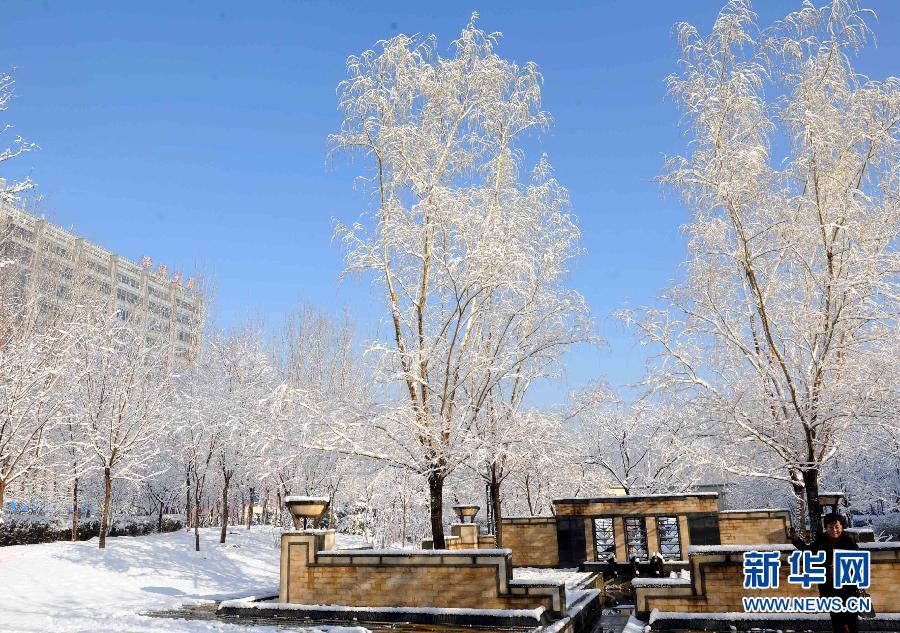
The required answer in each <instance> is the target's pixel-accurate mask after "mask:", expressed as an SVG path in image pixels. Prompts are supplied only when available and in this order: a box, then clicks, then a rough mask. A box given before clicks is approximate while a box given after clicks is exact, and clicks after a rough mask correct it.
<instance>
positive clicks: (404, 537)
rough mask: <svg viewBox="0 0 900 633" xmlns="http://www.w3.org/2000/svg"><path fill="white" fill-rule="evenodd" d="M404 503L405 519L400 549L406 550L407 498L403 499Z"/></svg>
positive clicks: (401, 527) (401, 532)
mask: <svg viewBox="0 0 900 633" xmlns="http://www.w3.org/2000/svg"><path fill="white" fill-rule="evenodd" d="M402 503H403V519H402V521H401V524H400V543H401V545H400V547H403V548H405V547H406V524H407V522H408V520H407V518H406V507H407V502H406V497H403V502H402Z"/></svg>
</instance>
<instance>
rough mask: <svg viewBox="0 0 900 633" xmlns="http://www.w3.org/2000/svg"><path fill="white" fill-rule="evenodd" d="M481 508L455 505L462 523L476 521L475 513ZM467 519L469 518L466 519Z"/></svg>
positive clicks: (454, 508) (454, 509)
mask: <svg viewBox="0 0 900 633" xmlns="http://www.w3.org/2000/svg"><path fill="white" fill-rule="evenodd" d="M479 510H481V507H480V506H453V511H454V512H455V513H456V516H458V517H459V520H460V521H461V522H462V523H474V522H475V515H476V514H478V511H479ZM466 519H469V520H468V521H466Z"/></svg>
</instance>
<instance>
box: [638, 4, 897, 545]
mask: <svg viewBox="0 0 900 633" xmlns="http://www.w3.org/2000/svg"><path fill="white" fill-rule="evenodd" d="M868 35H869V29H868V27H867V25H866V23H865V21H864V12H863V11H861V10H860V9H859V8H858V6H857V4H856V2H854V1H848V0H834V1H833V2H831V3H829V4H828V5H826V6H824V7H822V8H816V7H814V6H813V5H811V4H807V5H804V7H803V8H802V9H801V10H800V11H798V12H796V13H792V14H790V15H789V16H787V17H786V18H785V20H783V21H782V22H780V23H778V24H776V25H775V26H774V27H772V28H771V29H768V30H763V31H761V30H759V29H758V28H757V25H756V15H755V14H754V13H753V12H752V11H751V9H750V6H749V2H746V1H743V0H733V1H731V2H729V3H728V4H727V5H726V7H725V8H724V9H723V11H722V12H721V13H720V15H719V16H718V18H717V19H716V21H715V24H714V26H713V29H712V32H711V33H710V34H709V35H707V36H702V35H700V34H699V33H698V31H697V29H695V28H694V27H692V26H690V25H688V24H682V25H680V27H679V40H680V43H681V46H682V52H683V55H682V59H681V61H680V63H681V70H680V71H679V72H678V73H676V74H673V75H672V76H671V77H670V78H669V88H670V91H671V94H672V95H673V96H674V98H675V100H676V101H677V102H678V104H679V105H680V106H681V108H682V109H683V111H684V113H685V120H686V121H687V124H688V130H689V135H690V151H689V153H688V154H687V155H685V156H676V157H674V158H671V159H670V160H669V161H668V164H667V170H666V174H665V176H664V177H663V179H662V180H663V181H664V182H665V183H667V184H668V185H670V186H671V187H673V188H674V189H675V190H676V191H678V192H679V193H680V194H681V195H682V196H683V198H684V201H685V204H686V206H687V208H688V209H689V211H690V213H691V219H690V221H689V223H688V224H687V225H686V227H685V228H686V231H687V234H688V236H689V238H690V241H689V244H688V249H689V255H688V261H687V266H686V279H685V280H684V281H683V282H680V283H677V284H676V285H674V286H672V287H671V288H670V289H669V290H668V291H667V292H666V293H665V295H664V296H663V306H662V307H661V308H659V309H648V310H644V311H638V312H637V313H630V314H629V315H628V318H629V319H630V320H632V321H633V322H634V323H635V324H636V325H637V327H638V328H639V330H640V332H641V335H642V336H643V339H644V340H645V341H646V342H648V343H651V344H653V345H654V346H655V349H656V350H657V355H656V356H654V357H653V359H652V360H651V367H650V370H651V373H650V377H649V381H650V382H651V383H653V384H654V385H655V386H657V387H658V388H661V389H668V390H674V391H677V392H678V393H679V394H680V395H681V396H683V397H685V398H686V399H689V400H691V401H692V402H693V405H694V406H693V408H694V410H695V411H702V412H704V413H705V414H706V417H707V420H709V421H711V423H712V424H714V425H716V427H717V431H716V432H717V433H718V434H719V435H720V437H721V438H722V440H723V445H729V446H732V447H748V448H750V450H751V452H750V453H749V454H748V455H747V456H746V458H745V459H744V460H743V461H742V463H733V464H732V465H731V467H732V468H733V469H735V470H741V471H744V472H747V473H752V474H757V475H760V476H764V477H774V478H778V479H781V480H783V481H786V482H789V483H790V484H791V485H792V486H793V489H794V490H795V492H796V493H797V494H798V495H803V494H805V497H806V503H807V506H808V512H809V515H810V517H811V520H810V525H811V527H812V530H813V532H814V533H817V532H818V531H819V530H820V529H821V526H820V522H819V520H818V517H819V516H820V512H821V509H820V506H819V501H818V489H819V473H820V470H821V469H822V468H823V467H824V466H825V465H826V464H828V462H829V461H830V460H831V459H832V458H833V457H834V456H835V454H836V453H837V452H838V450H839V449H840V443H841V442H842V441H846V440H847V438H848V437H853V438H854V439H852V440H851V441H862V438H861V437H860V436H859V435H857V434H853V433H849V435H848V431H850V430H851V429H852V428H854V427H855V428H862V426H863V425H865V424H867V423H868V422H869V421H871V420H872V419H873V418H876V417H879V416H881V415H883V413H884V411H886V410H889V407H886V406H885V405H886V403H887V402H888V401H890V400H891V399H894V401H895V394H896V393H897V376H898V375H900V372H898V365H897V362H898V361H897V355H896V353H895V352H896V346H895V344H894V342H895V341H896V340H897V338H898V331H900V330H898V321H897V311H898V306H900V301H898V296H900V295H898V283H897V281H898V280H897V270H898V266H900V257H898V253H897V251H896V245H897V238H898V235H900V196H898V191H900V160H898V149H900V145H898V136H897V134H898V125H897V124H898V120H900V82H898V80H897V79H896V78H894V77H891V78H888V79H886V80H884V81H876V80H872V79H868V78H866V77H863V76H861V75H859V74H858V73H856V71H855V70H854V68H853V61H852V56H853V54H854V53H855V51H856V50H857V49H859V48H860V47H861V46H862V45H863V44H864V43H865V41H866V39H867V37H868Z"/></svg>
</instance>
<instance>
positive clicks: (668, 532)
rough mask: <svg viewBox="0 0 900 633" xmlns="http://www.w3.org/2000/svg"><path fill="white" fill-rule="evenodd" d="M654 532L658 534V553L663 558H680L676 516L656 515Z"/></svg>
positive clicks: (679, 539) (679, 536)
mask: <svg viewBox="0 0 900 633" xmlns="http://www.w3.org/2000/svg"><path fill="white" fill-rule="evenodd" d="M656 533H657V535H659V553H660V554H662V556H663V558H669V559H678V560H680V559H681V534H680V533H679V531H678V517H657V519H656Z"/></svg>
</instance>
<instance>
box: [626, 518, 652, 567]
mask: <svg viewBox="0 0 900 633" xmlns="http://www.w3.org/2000/svg"><path fill="white" fill-rule="evenodd" d="M625 544H626V546H627V548H626V551H627V552H628V558H631V557H632V556H637V557H638V558H648V556H647V526H646V525H645V524H644V517H625ZM631 548H634V550H633V551H632V549H631Z"/></svg>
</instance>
